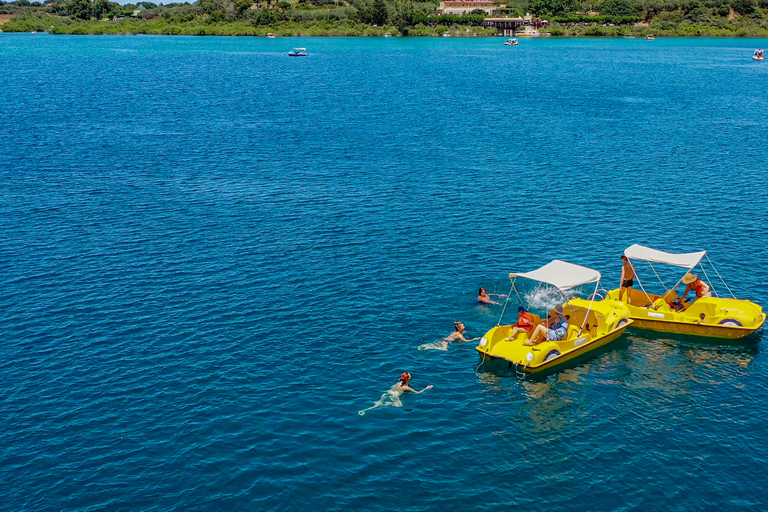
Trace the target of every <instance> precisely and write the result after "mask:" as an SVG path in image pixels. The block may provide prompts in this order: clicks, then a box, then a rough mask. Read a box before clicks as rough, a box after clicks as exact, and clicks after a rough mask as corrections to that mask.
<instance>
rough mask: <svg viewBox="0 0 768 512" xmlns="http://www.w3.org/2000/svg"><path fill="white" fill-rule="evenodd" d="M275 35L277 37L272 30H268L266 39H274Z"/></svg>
mask: <svg viewBox="0 0 768 512" xmlns="http://www.w3.org/2000/svg"><path fill="white" fill-rule="evenodd" d="M276 37H277V36H276V35H275V34H273V33H272V32H270V33H269V34H267V39H274V38H276Z"/></svg>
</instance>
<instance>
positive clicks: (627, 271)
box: [619, 254, 635, 304]
mask: <svg viewBox="0 0 768 512" xmlns="http://www.w3.org/2000/svg"><path fill="white" fill-rule="evenodd" d="M621 262H622V263H623V264H624V266H623V267H621V285H620V286H619V300H621V297H622V295H624V292H627V304H632V294H631V293H630V292H631V291H632V287H633V286H634V285H635V269H634V268H632V264H631V263H630V262H629V259H628V258H627V257H626V256H625V255H623V254H622V255H621Z"/></svg>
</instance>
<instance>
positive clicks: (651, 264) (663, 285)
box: [633, 261, 667, 291]
mask: <svg viewBox="0 0 768 512" xmlns="http://www.w3.org/2000/svg"><path fill="white" fill-rule="evenodd" d="M648 264H649V265H650V266H651V270H653V273H654V274H656V278H657V279H658V280H659V282H660V283H661V286H662V287H663V288H664V290H665V291H666V289H667V285H665V284H664V281H662V280H661V278H660V277H659V274H658V273H657V272H656V269H655V268H653V263H651V262H650V261H649V262H648ZM633 268H634V267H633ZM638 281H639V279H638Z"/></svg>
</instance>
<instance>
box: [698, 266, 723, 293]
mask: <svg viewBox="0 0 768 512" xmlns="http://www.w3.org/2000/svg"><path fill="white" fill-rule="evenodd" d="M699 266H700V267H701V271H702V272H704V277H706V278H707V281H709V289H710V290H712V293H714V294H715V297H717V298H720V295H718V294H717V290H715V287H714V285H713V284H712V280H711V279H710V278H709V276H708V275H707V269H705V268H704V265H702V264H701V263H699Z"/></svg>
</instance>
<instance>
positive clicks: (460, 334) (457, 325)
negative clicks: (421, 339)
mask: <svg viewBox="0 0 768 512" xmlns="http://www.w3.org/2000/svg"><path fill="white" fill-rule="evenodd" d="M453 328H454V329H456V330H455V331H453V332H452V333H451V334H449V335H448V336H446V337H445V338H443V339H441V340H438V341H436V342H434V343H426V344H424V345H420V346H419V350H448V344H449V343H450V342H452V341H457V340H458V341H477V340H479V339H480V338H472V339H471V340H468V339H467V338H465V337H464V331H465V330H466V329H467V328H466V327H465V326H464V322H453Z"/></svg>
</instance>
